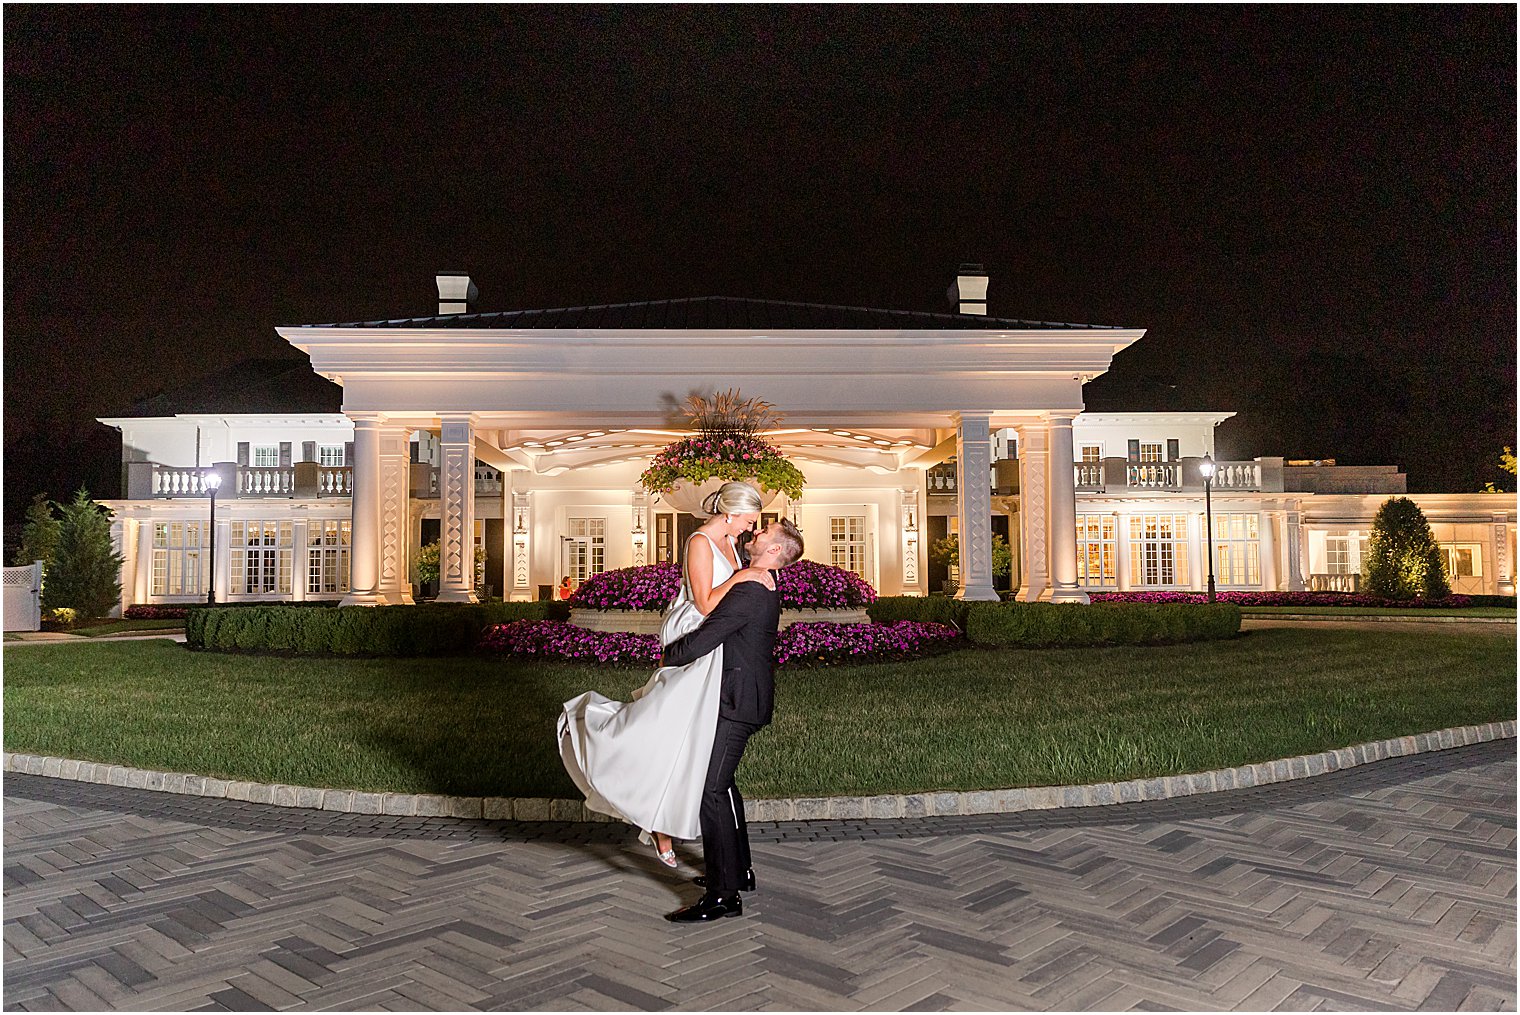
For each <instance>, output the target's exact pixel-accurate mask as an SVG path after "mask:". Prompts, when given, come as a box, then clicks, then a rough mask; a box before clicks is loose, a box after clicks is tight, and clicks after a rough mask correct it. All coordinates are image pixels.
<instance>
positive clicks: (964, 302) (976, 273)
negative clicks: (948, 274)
mask: <svg viewBox="0 0 1520 1015" xmlns="http://www.w3.org/2000/svg"><path fill="white" fill-rule="evenodd" d="M946 295H948V296H949V297H950V302H951V303H952V304H954V306H955V312H956V313H958V314H980V315H981V316H983V317H986V316H987V272H986V271H984V270H983V269H982V266H981V265H980V264H963V265H961V266H960V270H959V271H957V272H956V273H955V281H954V282H951V283H950V291H949V292H948V293H947V294H946Z"/></svg>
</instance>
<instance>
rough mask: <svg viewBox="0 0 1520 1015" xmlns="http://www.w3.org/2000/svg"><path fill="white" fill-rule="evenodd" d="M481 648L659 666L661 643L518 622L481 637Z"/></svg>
mask: <svg viewBox="0 0 1520 1015" xmlns="http://www.w3.org/2000/svg"><path fill="white" fill-rule="evenodd" d="M480 647H481V648H482V649H484V650H486V651H488V652H501V653H504V654H506V655H517V656H534V657H537V658H540V659H576V660H581V661H584V662H598V663H608V664H611V665H614V666H650V667H653V666H658V665H659V663H660V639H659V638H657V637H656V636H655V635H652V634H628V633H625V632H621V631H588V630H586V629H585V628H583V627H576V626H575V625H574V624H567V623H565V622H564V621H563V620H516V621H513V622H512V623H510V624H497V625H496V626H495V627H490V628H487V629H486V632H485V634H483V635H481V638H480Z"/></svg>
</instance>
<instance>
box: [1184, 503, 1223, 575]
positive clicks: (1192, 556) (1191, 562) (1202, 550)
mask: <svg viewBox="0 0 1520 1015" xmlns="http://www.w3.org/2000/svg"><path fill="white" fill-rule="evenodd" d="M1194 531H1197V532H1198V533H1200V534H1201V536H1200V538H1197V539H1195V538H1193V533H1194ZM1187 537H1188V570H1190V571H1191V572H1192V574H1190V575H1189V576H1188V588H1190V589H1192V590H1193V591H1194V592H1203V591H1206V590H1207V589H1208V587H1209V561H1210V560H1211V559H1213V558H1212V554H1213V553H1214V534H1213V533H1211V532H1210V531H1209V525H1208V522H1207V521H1205V520H1204V512H1202V511H1199V512H1198V513H1197V514H1193V515H1189V516H1188V532H1187ZM1214 583H1215V585H1218V584H1219V576H1218V575H1217V574H1216V575H1215V576H1214Z"/></svg>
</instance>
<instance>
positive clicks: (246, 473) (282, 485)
mask: <svg viewBox="0 0 1520 1015" xmlns="http://www.w3.org/2000/svg"><path fill="white" fill-rule="evenodd" d="M295 491H296V470H295V469H281V468H273V469H270V468H257V467H254V466H244V465H240V466H238V478H237V492H238V496H239V497H268V496H279V495H281V494H285V495H289V494H293V493H295Z"/></svg>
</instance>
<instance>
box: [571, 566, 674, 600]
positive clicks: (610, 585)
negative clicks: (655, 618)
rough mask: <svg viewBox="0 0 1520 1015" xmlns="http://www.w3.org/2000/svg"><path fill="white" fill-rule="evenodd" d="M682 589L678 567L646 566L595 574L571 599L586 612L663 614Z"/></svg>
mask: <svg viewBox="0 0 1520 1015" xmlns="http://www.w3.org/2000/svg"><path fill="white" fill-rule="evenodd" d="M680 588H681V568H680V566H679V565H677V564H646V565H645V566H643V567H624V568H619V569H618V570H616V571H603V572H602V573H601V574H594V575H592V576H591V577H590V578H587V579H586V580H585V581H584V582H582V583H581V587H580V588H578V589H576V590H575V592H574V593H572V594H571V596H570V600H569V602H570V605H571V606H572V607H577V608H580V609H583V610H663V609H664V608H665V607H667V606H669V605H670V601H671V600H672V599H674V598H675V597H676V592H677V591H679V590H680Z"/></svg>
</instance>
